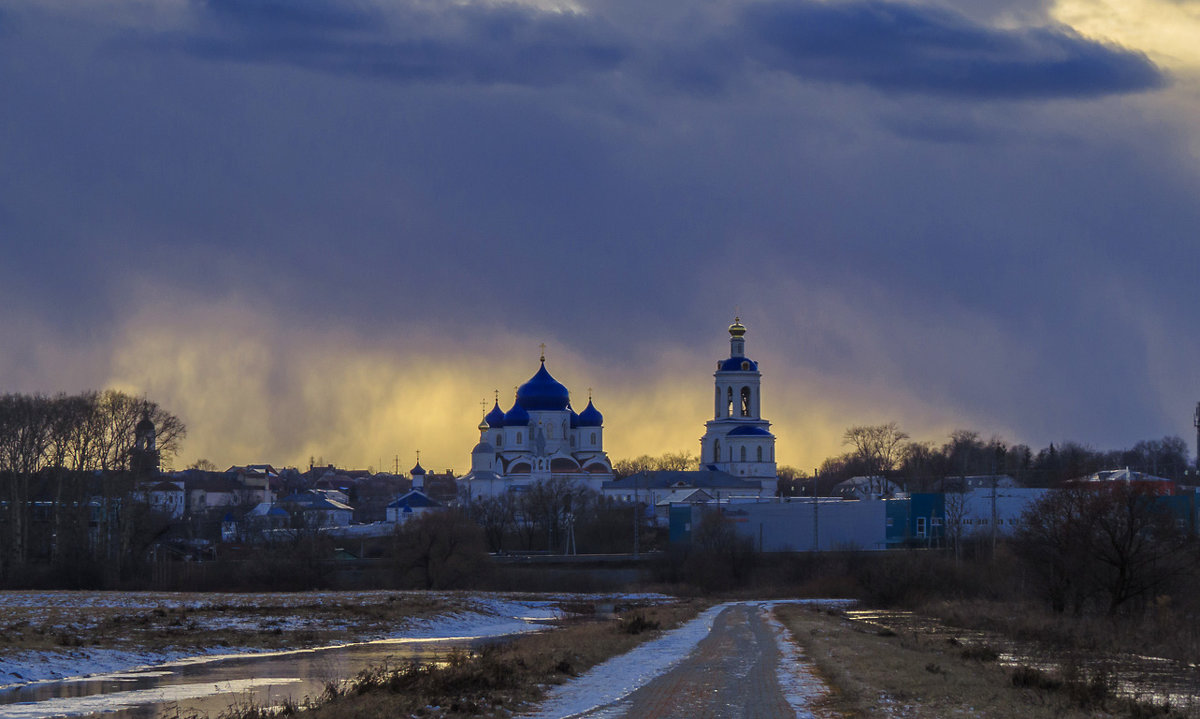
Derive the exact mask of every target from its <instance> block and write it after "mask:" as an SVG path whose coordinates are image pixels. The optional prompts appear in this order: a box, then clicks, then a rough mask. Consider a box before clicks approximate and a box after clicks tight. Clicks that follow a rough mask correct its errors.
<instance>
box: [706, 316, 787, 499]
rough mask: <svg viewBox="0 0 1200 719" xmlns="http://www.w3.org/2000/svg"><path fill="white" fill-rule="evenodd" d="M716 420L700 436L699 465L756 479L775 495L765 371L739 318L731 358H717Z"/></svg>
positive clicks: (733, 331) (768, 494)
mask: <svg viewBox="0 0 1200 719" xmlns="http://www.w3.org/2000/svg"><path fill="white" fill-rule="evenodd" d="M713 379H714V382H715V388H714V398H713V399H714V403H713V404H714V406H713V418H712V419H711V420H709V421H708V422H707V423H705V425H704V428H705V431H704V436H703V437H701V438H700V466H701V468H704V469H710V470H720V471H723V472H728V473H729V474H731V475H733V476H734V477H738V478H740V479H748V480H758V481H759V482H761V483H762V494H761V496H764V497H773V496H775V491H776V487H777V485H778V474H777V473H776V469H775V435H773V434H771V429H770V428H771V423H770V422H768V421H767V420H765V419H763V417H762V373H761V372H759V371H758V363H757V362H755V361H754V360H752V359H750V358H749V357H747V356H746V327H745V326H744V325H743V324H742V321H741V318H734V321H733V324H732V325H730V326H729V357H727V358H725V359H720V360H717V370H716V372H715V373H714V374H713Z"/></svg>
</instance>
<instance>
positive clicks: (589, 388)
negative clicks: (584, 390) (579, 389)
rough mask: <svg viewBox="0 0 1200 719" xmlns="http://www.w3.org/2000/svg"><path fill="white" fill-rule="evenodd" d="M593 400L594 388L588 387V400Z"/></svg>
mask: <svg viewBox="0 0 1200 719" xmlns="http://www.w3.org/2000/svg"><path fill="white" fill-rule="evenodd" d="M591 401H592V388H591V387H588V402H591Z"/></svg>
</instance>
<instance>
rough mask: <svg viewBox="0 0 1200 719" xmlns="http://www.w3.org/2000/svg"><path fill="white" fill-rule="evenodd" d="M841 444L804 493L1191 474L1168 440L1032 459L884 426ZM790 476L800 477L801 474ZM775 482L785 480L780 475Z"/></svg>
mask: <svg viewBox="0 0 1200 719" xmlns="http://www.w3.org/2000/svg"><path fill="white" fill-rule="evenodd" d="M842 444H843V446H846V447H847V448H848V451H846V452H845V453H843V454H841V455H838V456H835V457H830V458H828V459H826V460H825V461H824V462H823V463H822V464H821V466H820V467H818V468H817V469H816V472H815V476H814V478H813V480H811V481H810V482H809V485H810V486H809V487H808V490H809V491H810V492H811V491H812V490H813V489H815V490H816V493H817V494H827V493H828V491H829V489H830V488H831V487H832V486H833V485H835V484H837V483H838V482H841V481H843V480H846V479H849V478H850V477H856V476H863V477H875V476H883V477H886V478H888V479H890V480H892V481H893V482H895V483H897V484H899V485H900V486H902V487H904V488H906V489H907V490H908V491H912V492H937V491H941V490H942V488H943V486H944V484H945V481H946V480H947V479H950V478H954V477H966V476H972V475H995V474H1006V475H1009V476H1011V477H1012V478H1013V479H1014V480H1016V482H1017V483H1018V484H1020V485H1021V486H1025V487H1060V486H1062V485H1063V484H1064V483H1065V482H1069V481H1070V480H1073V479H1078V478H1080V477H1086V476H1088V475H1090V474H1093V473H1095V472H1099V471H1102V470H1108V469H1122V468H1125V467H1128V468H1129V469H1131V470H1134V471H1138V472H1144V473H1146V474H1151V475H1154V476H1158V477H1164V478H1166V479H1170V480H1173V481H1181V480H1183V479H1184V477H1185V476H1186V473H1187V471H1188V470H1189V469H1191V465H1190V464H1189V463H1188V447H1187V443H1186V442H1184V440H1183V439H1181V438H1179V437H1175V436H1168V437H1163V438H1162V439H1152V440H1143V441H1139V442H1137V443H1136V444H1134V445H1133V446H1132V447H1129V448H1127V449H1119V450H1097V449H1094V448H1092V447H1090V446H1088V445H1086V444H1081V443H1078V442H1063V443H1061V444H1059V445H1055V444H1053V443H1051V444H1050V445H1049V446H1048V447H1045V448H1043V449H1040V450H1037V451H1036V452H1035V451H1034V450H1033V449H1032V448H1031V447H1029V446H1028V445H1025V444H1010V443H1008V442H1006V441H1005V440H1003V439H1002V438H1000V437H996V436H993V437H991V438H989V439H984V438H983V437H982V435H980V433H979V432H976V431H973V430H966V429H960V430H955V431H954V432H951V433H950V436H949V437H948V438H947V439H946V440H945V441H944V442H942V443H940V444H939V443H937V442H932V441H918V440H913V439H912V438H911V437H910V436H909V435H908V433H906V432H904V431H903V430H901V429H900V428H899V426H898V425H897V424H896V423H895V422H888V423H885V424H879V425H859V426H854V427H849V428H847V429H846V431H845V433H844V434H843V436H842ZM796 476H798V477H799V478H801V479H803V478H804V477H805V475H804V473H803V472H798V473H796ZM780 479H781V480H784V479H785V477H784V471H783V468H781V471H780ZM781 484H784V482H781ZM797 490H798V487H797ZM796 493H800V492H799V491H796ZM806 493H807V492H806Z"/></svg>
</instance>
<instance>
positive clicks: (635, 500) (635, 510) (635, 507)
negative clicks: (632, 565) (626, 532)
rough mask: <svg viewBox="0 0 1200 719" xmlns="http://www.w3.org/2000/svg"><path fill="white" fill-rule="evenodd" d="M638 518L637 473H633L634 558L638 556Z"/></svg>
mask: <svg viewBox="0 0 1200 719" xmlns="http://www.w3.org/2000/svg"><path fill="white" fill-rule="evenodd" d="M638 519H640V518H639V517H638V478H637V474H634V475H633V558H634V559H637V558H638V549H639V544H640V542H639V539H638V535H639V534H641V531H640V530H641V527H640V526H639V525H640V524H641V523H640V522H639V521H638Z"/></svg>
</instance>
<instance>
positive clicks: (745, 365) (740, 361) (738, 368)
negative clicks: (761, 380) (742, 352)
mask: <svg viewBox="0 0 1200 719" xmlns="http://www.w3.org/2000/svg"><path fill="white" fill-rule="evenodd" d="M717 371H718V372H757V371H758V363H757V362H755V361H754V360H752V359H750V358H749V357H730V358H729V359H723V360H717Z"/></svg>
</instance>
